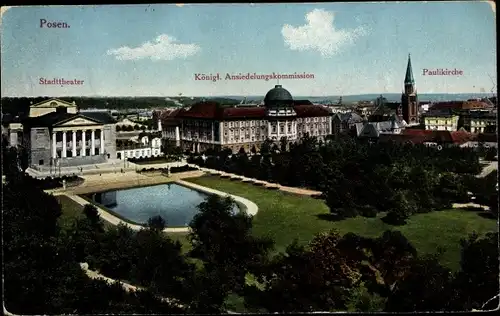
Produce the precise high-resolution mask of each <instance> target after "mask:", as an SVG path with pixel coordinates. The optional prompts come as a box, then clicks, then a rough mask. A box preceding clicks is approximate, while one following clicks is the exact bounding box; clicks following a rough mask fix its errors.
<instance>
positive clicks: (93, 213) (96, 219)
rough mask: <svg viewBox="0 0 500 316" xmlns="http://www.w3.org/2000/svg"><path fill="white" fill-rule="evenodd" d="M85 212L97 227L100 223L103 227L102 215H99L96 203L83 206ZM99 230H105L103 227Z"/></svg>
mask: <svg viewBox="0 0 500 316" xmlns="http://www.w3.org/2000/svg"><path fill="white" fill-rule="evenodd" d="M83 214H84V215H85V217H86V218H87V219H88V220H89V221H90V223H91V224H92V225H93V226H95V227H97V226H98V225H100V227H101V228H102V221H101V217H100V215H99V212H98V211H97V208H96V207H95V206H94V205H92V204H86V205H85V206H84V207H83ZM99 230H103V229H99Z"/></svg>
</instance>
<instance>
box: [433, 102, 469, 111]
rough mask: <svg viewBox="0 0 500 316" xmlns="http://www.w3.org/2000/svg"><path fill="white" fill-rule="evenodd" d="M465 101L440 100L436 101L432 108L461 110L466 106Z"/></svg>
mask: <svg viewBox="0 0 500 316" xmlns="http://www.w3.org/2000/svg"><path fill="white" fill-rule="evenodd" d="M464 103H465V102H464V101H447V102H438V103H434V104H433V105H432V106H431V108H430V110H448V109H456V110H460V109H462V108H463V106H464Z"/></svg>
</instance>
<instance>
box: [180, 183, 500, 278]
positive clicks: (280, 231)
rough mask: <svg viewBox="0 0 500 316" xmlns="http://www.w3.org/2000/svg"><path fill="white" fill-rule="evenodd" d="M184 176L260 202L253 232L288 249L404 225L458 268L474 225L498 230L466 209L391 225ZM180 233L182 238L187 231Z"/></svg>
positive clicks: (248, 187)
mask: <svg viewBox="0 0 500 316" xmlns="http://www.w3.org/2000/svg"><path fill="white" fill-rule="evenodd" d="M185 180H186V181H189V182H193V183H196V184H199V185H203V186H206V187H210V188H214V189H216V190H220V191H224V192H227V193H230V194H234V195H238V196H241V197H244V198H247V199H249V200H251V201H253V202H255V203H256V204H257V205H258V207H259V212H258V213H257V215H256V216H255V217H254V233H255V234H256V235H258V236H266V235H267V236H270V237H272V238H273V239H274V240H275V242H276V250H277V251H283V250H284V249H285V248H286V246H287V245H288V244H289V243H290V242H291V241H292V240H293V239H294V238H297V239H298V240H299V242H301V243H307V242H308V241H310V240H311V239H312V238H313V236H314V235H315V234H317V233H319V232H324V231H328V230H330V229H333V228H335V229H337V230H338V231H339V232H340V233H341V234H345V233H348V232H353V233H356V234H359V235H362V236H366V237H377V236H380V235H381V234H382V233H383V232H384V231H385V230H389V229H393V230H400V231H401V232H402V233H403V234H404V235H405V236H406V237H407V238H408V239H409V240H410V241H411V242H412V244H413V245H414V246H415V247H416V248H417V250H418V251H419V253H421V254H423V253H434V252H436V250H437V248H438V246H441V247H444V248H445V249H446V252H445V254H444V255H443V258H442V260H441V262H442V264H444V265H446V266H448V267H450V268H451V269H453V270H455V269H457V268H458V267H459V260H460V244H459V241H460V239H461V238H463V237H466V236H467V235H468V234H469V233H472V232H473V231H476V232H478V233H480V234H484V233H486V232H488V231H497V225H496V221H495V220H493V219H486V218H483V217H481V216H479V215H478V214H477V213H475V212H471V211H463V210H462V211H461V210H445V211H441V212H433V213H427V214H418V215H414V216H412V217H411V218H410V219H409V221H408V224H406V225H404V226H402V227H395V226H391V225H387V224H385V223H384V222H382V220H381V219H380V217H377V218H364V217H356V218H351V219H347V220H342V221H336V222H335V221H329V220H326V219H323V218H321V214H323V215H325V214H329V210H328V207H327V206H326V205H325V204H324V202H323V201H321V200H317V199H313V198H310V197H304V196H297V195H293V194H289V193H285V192H280V191H275V190H269V189H265V188H263V187H257V186H254V185H252V184H247V183H242V182H236V181H231V180H228V179H220V178H219V177H215V176H204V177H200V178H189V179H185ZM318 215H319V217H318ZM173 235H175V234H173ZM175 238H179V240H181V239H183V237H182V236H177V237H175ZM181 242H182V241H181ZM183 244H184V242H183Z"/></svg>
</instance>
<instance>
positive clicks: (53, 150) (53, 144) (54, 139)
mask: <svg viewBox="0 0 500 316" xmlns="http://www.w3.org/2000/svg"><path fill="white" fill-rule="evenodd" d="M56 147H57V142H56V132H52V158H54V159H55V158H57V148H56Z"/></svg>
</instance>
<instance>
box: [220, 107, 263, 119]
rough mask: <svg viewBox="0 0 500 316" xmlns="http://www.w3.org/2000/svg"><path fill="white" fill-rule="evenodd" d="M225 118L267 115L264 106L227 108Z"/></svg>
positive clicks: (224, 113)
mask: <svg viewBox="0 0 500 316" xmlns="http://www.w3.org/2000/svg"><path fill="white" fill-rule="evenodd" d="M222 116H223V118H228V119H229V118H256V119H258V118H262V117H264V116H266V108H264V107H241V108H225V109H224V112H223V114H222Z"/></svg>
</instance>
